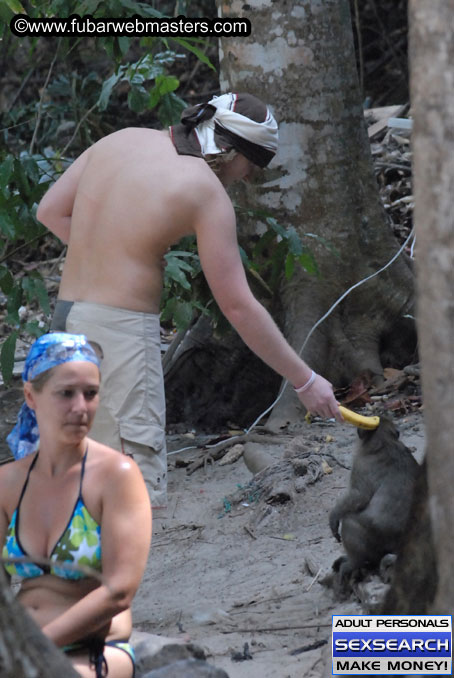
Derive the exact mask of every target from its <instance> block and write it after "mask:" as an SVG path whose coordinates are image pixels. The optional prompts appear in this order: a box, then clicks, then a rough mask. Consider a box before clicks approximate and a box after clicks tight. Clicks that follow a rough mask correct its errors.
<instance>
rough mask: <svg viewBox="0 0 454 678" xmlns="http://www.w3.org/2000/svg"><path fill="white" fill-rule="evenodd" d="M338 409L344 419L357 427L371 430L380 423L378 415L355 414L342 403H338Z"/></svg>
mask: <svg viewBox="0 0 454 678" xmlns="http://www.w3.org/2000/svg"><path fill="white" fill-rule="evenodd" d="M339 409H340V412H341V414H342V416H343V417H344V419H345V421H348V422H349V423H350V424H354V425H355V426H357V427H358V428H366V429H369V430H373V429H374V428H377V426H378V425H379V423H380V417H364V416H363V415H362V414H357V413H356V412H353V411H352V410H348V409H347V408H346V407H343V406H342V405H339Z"/></svg>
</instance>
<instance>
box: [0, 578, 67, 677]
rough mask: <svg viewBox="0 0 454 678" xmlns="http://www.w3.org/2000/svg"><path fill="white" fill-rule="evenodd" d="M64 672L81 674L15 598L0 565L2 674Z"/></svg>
mask: <svg viewBox="0 0 454 678" xmlns="http://www.w3.org/2000/svg"><path fill="white" fill-rule="evenodd" d="M63 676H64V678H77V677H78V676H79V674H78V673H77V672H76V671H75V670H74V669H73V668H72V666H71V664H70V662H69V661H68V660H67V658H66V657H65V655H64V654H63V653H62V652H59V651H58V650H57V648H56V647H55V645H54V644H53V643H51V641H50V640H48V639H47V638H46V637H45V636H44V635H43V634H42V633H41V631H40V629H39V628H38V626H37V625H36V624H35V623H34V621H33V620H32V619H31V617H29V615H28V614H26V612H25V611H24V610H23V608H22V607H21V606H20V604H19V603H18V602H17V601H16V600H15V598H14V595H13V594H12V592H11V589H10V587H9V584H8V582H7V580H6V577H5V574H4V572H3V567H0V678H62V677H63Z"/></svg>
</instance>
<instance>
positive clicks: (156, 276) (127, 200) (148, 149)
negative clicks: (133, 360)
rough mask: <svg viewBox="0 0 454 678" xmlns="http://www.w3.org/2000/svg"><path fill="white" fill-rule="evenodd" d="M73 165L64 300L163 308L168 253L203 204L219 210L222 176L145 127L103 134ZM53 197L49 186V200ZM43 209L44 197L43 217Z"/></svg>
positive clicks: (162, 134) (146, 309)
mask: <svg viewBox="0 0 454 678" xmlns="http://www.w3.org/2000/svg"><path fill="white" fill-rule="evenodd" d="M71 170H72V174H71V176H70V175H69V172H68V176H67V177H66V178H67V180H68V181H67V184H68V190H69V191H75V198H74V206H73V210H72V216H71V230H70V235H69V242H68V252H67V256H66V263H65V267H64V272H63V277H62V281H61V286H60V292H59V298H60V299H65V300H70V301H89V302H94V303H101V304H107V305H110V306H114V307H120V308H125V309H130V310H134V311H144V312H150V313H158V312H159V303H160V297H161V290H162V259H163V256H164V254H165V253H166V252H167V250H168V248H169V247H170V246H171V245H173V244H174V243H176V242H177V241H178V240H180V239H181V238H182V237H183V236H185V235H189V234H194V233H196V230H197V224H198V223H199V222H200V221H201V220H202V217H201V214H200V213H201V208H203V210H204V211H205V210H206V209H210V211H211V210H214V211H217V210H220V211H222V206H223V205H224V206H225V204H226V201H228V198H227V196H226V193H225V190H224V188H223V186H222V184H221V182H220V181H219V179H218V178H217V177H216V176H215V174H214V173H213V172H212V171H211V170H210V168H209V167H208V166H207V164H206V163H205V161H204V160H202V159H200V158H194V157H191V156H180V155H178V154H177V152H176V150H175V147H174V145H173V143H172V141H171V139H170V136H169V134H168V132H162V131H157V130H148V129H141V128H127V129H124V130H121V131H119V132H115V133H113V134H111V135H109V136H107V137H105V138H104V139H101V140H100V141H98V142H97V143H96V144H94V145H93V146H92V147H91V148H89V149H88V150H87V151H86V152H85V153H84V154H82V156H80V157H79V158H78V160H76V162H75V163H74V165H73V166H72V167H71ZM56 188H60V189H61V188H62V187H61V186H60V187H58V185H56ZM205 195H206V196H207V197H206V198H204V196H205ZM54 197H55V196H53V195H52V189H51V191H49V194H48V196H47V198H48V200H49V201H50V202H51V201H52V202H53V200H54ZM217 202H218V203H219V205H218V206H217V207H216V203H217ZM210 205H211V207H210ZM45 211H46V202H45V201H43V202H42V203H41V205H40V211H39V213H38V218H39V219H41V220H43V221H46V218H45Z"/></svg>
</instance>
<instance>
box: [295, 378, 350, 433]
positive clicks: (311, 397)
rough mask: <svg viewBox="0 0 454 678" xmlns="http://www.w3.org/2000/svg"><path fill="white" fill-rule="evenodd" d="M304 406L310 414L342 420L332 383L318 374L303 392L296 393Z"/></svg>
mask: <svg viewBox="0 0 454 678" xmlns="http://www.w3.org/2000/svg"><path fill="white" fill-rule="evenodd" d="M297 395H298V398H299V399H300V400H301V402H302V403H303V405H304V407H305V408H306V409H307V411H308V412H311V414H318V415H319V416H320V417H323V418H325V419H332V418H334V419H336V421H339V422H342V421H344V419H343V417H342V414H341V413H340V410H339V405H338V403H337V400H336V398H335V397H334V393H333V385H332V384H331V383H330V382H329V381H327V379H324V378H323V377H321V376H320V375H319V374H317V375H316V376H315V379H314V381H313V383H312V384H311V385H310V386H309V388H308V389H307V390H305V391H304V392H303V393H297Z"/></svg>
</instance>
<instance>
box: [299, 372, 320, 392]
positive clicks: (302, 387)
mask: <svg viewBox="0 0 454 678" xmlns="http://www.w3.org/2000/svg"><path fill="white" fill-rule="evenodd" d="M316 376H317V375H316V373H315V372H314V370H312V374H311V376H310V377H309V379H308V380H307V381H306V383H305V384H304V385H303V386H299V387H298V388H295V393H304V392H305V391H307V389H308V388H310V387H311V386H312V384H313V383H314V381H315V377H316Z"/></svg>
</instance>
